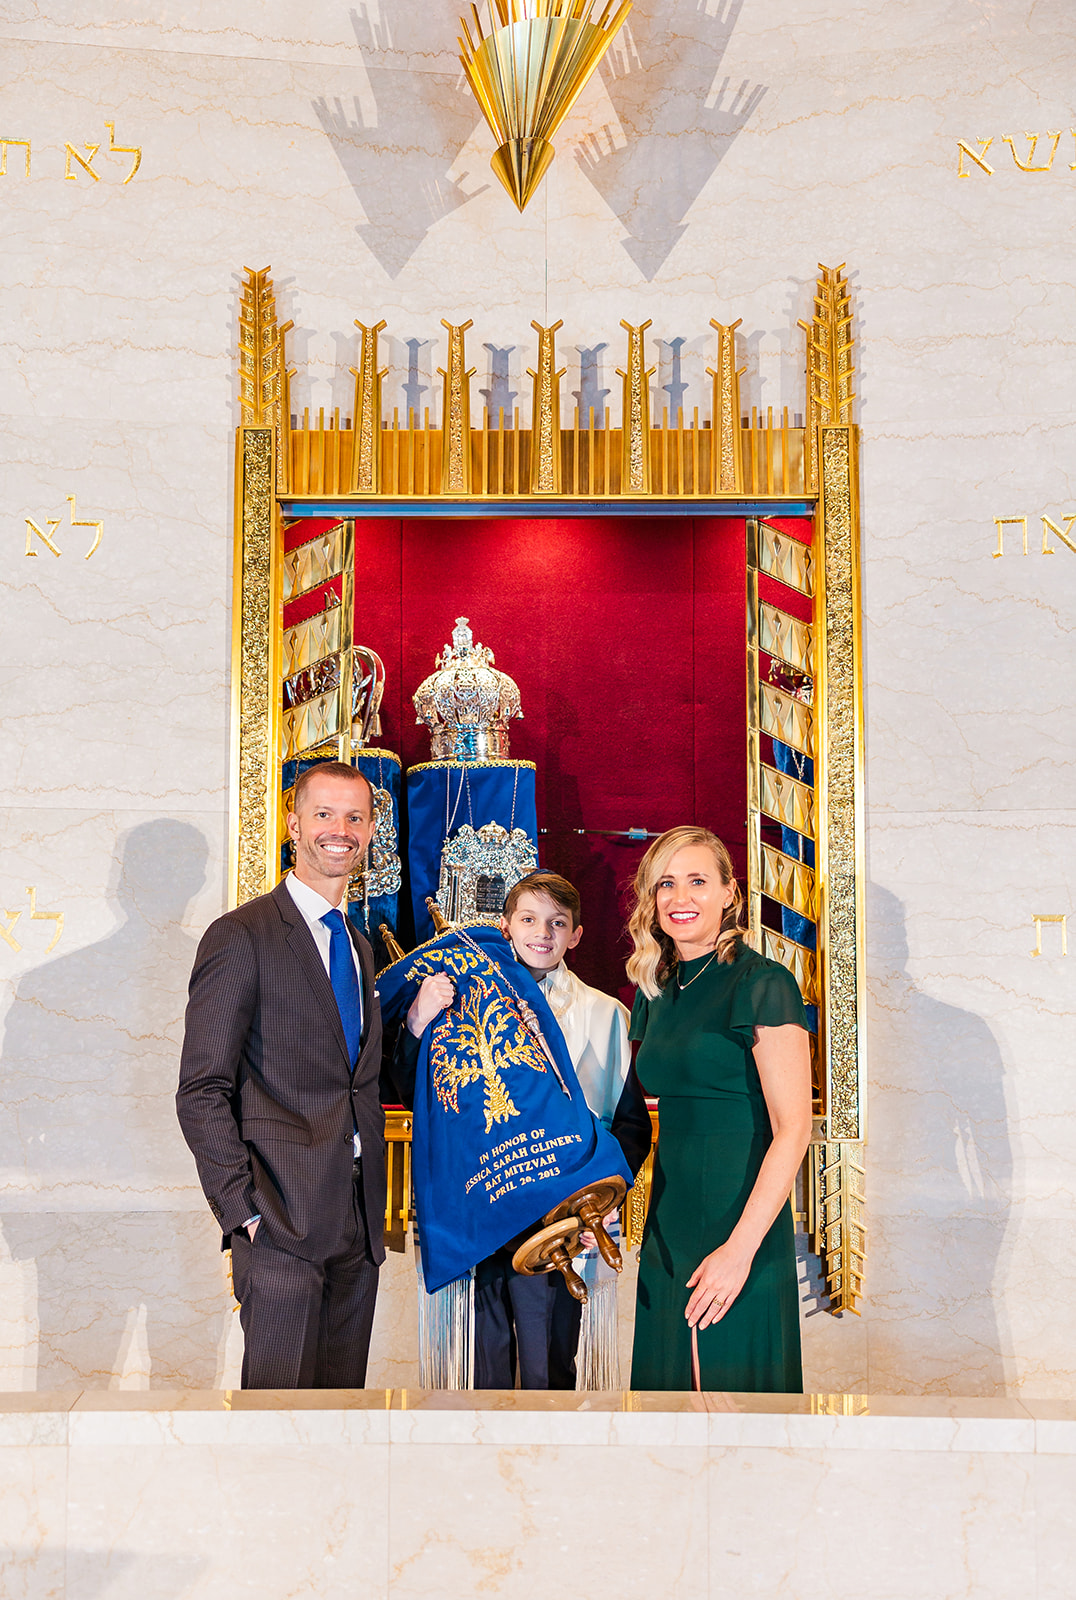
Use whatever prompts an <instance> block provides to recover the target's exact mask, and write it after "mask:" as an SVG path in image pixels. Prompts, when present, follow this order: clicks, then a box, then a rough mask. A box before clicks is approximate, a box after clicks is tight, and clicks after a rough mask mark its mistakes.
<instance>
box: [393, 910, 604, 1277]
mask: <svg viewBox="0 0 1076 1600" xmlns="http://www.w3.org/2000/svg"><path fill="white" fill-rule="evenodd" d="M437 972H444V973H447V974H448V976H449V977H450V978H451V979H452V982H453V983H454V984H455V987H456V999H455V1001H454V1003H453V1004H452V1005H451V1006H450V1007H449V1009H448V1010H447V1011H444V1012H442V1013H441V1015H440V1016H439V1017H437V1018H435V1019H434V1021H433V1022H431V1023H430V1025H429V1027H428V1028H427V1029H426V1031H425V1033H424V1034H423V1036H422V1042H421V1049H420V1054H419V1062H418V1076H417V1079H416V1083H415V1106H414V1124H413V1132H412V1140H413V1146H412V1161H413V1172H414V1180H415V1205H416V1209H417V1212H418V1221H419V1238H420V1242H421V1249H422V1273H423V1278H424V1281H425V1285H426V1289H427V1291H428V1292H429V1293H431V1294H432V1293H433V1292H434V1291H435V1290H437V1289H440V1288H442V1287H443V1286H444V1285H445V1284H446V1283H451V1282H452V1280H453V1279H454V1278H458V1277H460V1276H461V1274H462V1273H465V1272H469V1271H470V1269H471V1268H472V1267H473V1266H475V1265H476V1264H477V1263H478V1262H479V1261H482V1260H484V1259H485V1257H486V1256H488V1255H491V1254H492V1253H493V1251H494V1250H497V1249H499V1248H500V1246H501V1245H503V1244H507V1243H508V1241H509V1240H510V1239H513V1238H515V1236H516V1235H517V1234H519V1233H522V1232H523V1231H524V1230H525V1229H530V1228H531V1227H537V1226H539V1225H540V1223H541V1218H542V1217H543V1215H544V1214H545V1213H546V1212H547V1211H550V1210H552V1208H553V1207H554V1206H556V1205H559V1204H560V1202H561V1201H562V1200H566V1199H567V1198H568V1196H569V1195H570V1194H574V1192H575V1191H576V1190H577V1189H581V1188H583V1187H585V1186H586V1185H587V1184H589V1183H595V1182H597V1181H598V1180H599V1179H600V1178H609V1177H612V1176H613V1175H614V1174H619V1176H620V1177H622V1178H623V1179H624V1182H625V1183H626V1184H628V1186H629V1187H630V1185H631V1181H632V1179H631V1172H630V1170H629V1168H628V1166H627V1163H626V1162H625V1160H624V1156H623V1153H622V1152H621V1149H620V1146H619V1144H618V1143H617V1141H616V1140H615V1139H614V1138H613V1136H612V1134H611V1133H609V1132H607V1131H606V1129H605V1128H603V1127H602V1125H601V1123H600V1122H599V1121H598V1120H597V1118H596V1117H595V1116H594V1114H593V1113H592V1112H591V1110H590V1108H589V1107H588V1105H587V1103H586V1101H585V1100H584V1098H583V1091H582V1090H581V1089H580V1087H579V1082H578V1080H577V1078H576V1076H575V1072H574V1071H573V1069H572V1063H571V1058H570V1056H569V1054H568V1047H567V1045H566V1044H565V1042H564V1035H563V1034H562V1033H561V1031H560V1027H559V1025H558V1023H557V1020H556V1018H555V1017H554V1015H553V1013H552V1011H550V1009H549V1006H548V1005H547V1003H546V1001H545V998H544V997H543V995H542V992H541V990H540V989H539V987H538V985H537V983H536V982H535V981H534V979H533V978H532V977H531V975H530V973H529V972H528V971H527V969H526V967H523V966H521V965H520V964H519V962H517V961H516V959H515V957H514V955H513V954H512V948H511V946H510V945H509V943H508V941H507V940H506V939H504V938H503V937H502V936H501V934H500V933H499V932H498V931H497V930H496V929H494V928H488V927H477V928H467V929H452V930H450V931H449V932H446V933H443V934H441V935H440V936H439V937H438V938H436V939H433V940H431V941H430V943H428V944H425V945H422V946H420V947H419V949H418V950H416V951H413V952H412V954H411V955H409V956H406V957H405V958H404V959H403V960H402V961H397V962H395V963H394V964H393V966H391V967H389V968H388V969H387V970H386V971H385V972H383V973H382V974H381V975H380V977H379V978H378V989H379V991H380V995H381V1005H382V1010H383V1012H384V1013H385V1014H386V1015H387V1016H393V1015H395V1016H399V1015H402V1013H403V1012H404V1011H406V1009H407V1007H408V1006H409V1005H410V1004H411V1001H412V1000H413V999H414V997H415V994H416V993H417V992H418V986H419V984H420V983H421V982H422V980H423V978H426V977H429V976H430V975H431V974H432V973H437ZM524 1006H526V1007H529V1008H530V1011H531V1013H532V1014H533V1016H534V1018H535V1019H536V1021H537V1025H538V1029H539V1031H540V1033H541V1036H542V1038H543V1039H544V1040H545V1043H546V1045H547V1046H548V1048H549V1053H550V1055H551V1056H552V1058H553V1059H552V1061H550V1059H549V1055H547V1054H546V1051H545V1050H543V1048H542V1044H541V1042H540V1040H539V1039H538V1038H536V1037H535V1034H534V1032H533V1031H532V1029H531V1028H530V1027H528V1025H527V1023H526V1021H525V1020H524V1015H523V1007H524ZM554 1063H555V1066H554Z"/></svg>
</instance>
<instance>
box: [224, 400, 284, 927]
mask: <svg viewBox="0 0 1076 1600" xmlns="http://www.w3.org/2000/svg"><path fill="white" fill-rule="evenodd" d="M236 456H237V459H236V519H235V563H234V579H233V609H232V618H233V621H232V628H233V636H232V637H233V643H232V850H231V857H232V870H231V878H232V891H233V896H234V898H235V901H236V903H237V904H242V903H243V901H245V900H251V899H253V898H254V896H255V895H259V894H263V893H264V892H265V887H266V883H267V882H272V881H275V880H274V878H273V873H274V865H275V864H274V861H273V854H274V851H275V848H276V834H277V819H276V810H277V795H278V794H279V787H278V784H277V770H276V759H275V751H276V745H277V734H276V729H277V726H278V715H279V712H278V708H279V703H280V702H279V699H278V696H279V683H280V666H279V663H280V532H279V528H280V523H279V517H278V515H277V509H276V500H275V496H274V483H273V430H272V429H271V428H240V430H239V436H238V441H237V451H236Z"/></svg>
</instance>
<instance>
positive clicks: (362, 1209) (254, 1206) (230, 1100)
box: [176, 883, 385, 1389]
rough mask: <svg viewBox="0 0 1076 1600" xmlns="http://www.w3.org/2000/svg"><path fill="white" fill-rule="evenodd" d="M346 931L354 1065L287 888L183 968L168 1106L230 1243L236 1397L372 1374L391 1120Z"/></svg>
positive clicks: (249, 909)
mask: <svg viewBox="0 0 1076 1600" xmlns="http://www.w3.org/2000/svg"><path fill="white" fill-rule="evenodd" d="M349 928H350V924H349ZM351 936H352V940H353V942H354V944H355V947H356V949H357V950H358V953H359V958H360V964H361V968H362V998H363V1031H362V1039H361V1044H360V1047H359V1057H358V1060H357V1062H356V1064H355V1069H354V1072H352V1071H351V1070H350V1063H349V1059H348V1053H347V1045H346V1043H345V1039H344V1030H343V1027H342V1025H341V1022H340V1014H339V1011H338V1009H337V1004H336V998H335V996H334V994H333V990H332V985H331V983H330V981H329V975H328V973H327V972H326V970H325V965H324V963H323V961H322V959H321V955H320V954H319V952H318V948H317V945H316V944H315V942H314V938H313V936H312V934H311V932H310V929H309V927H308V926H307V924H306V922H305V920H304V918H303V915H302V913H301V912H300V910H299V908H298V907H297V906H296V904H295V902H294V900H293V899H292V897H291V894H290V892H289V890H288V888H287V886H286V884H285V883H281V884H279V885H278V886H277V888H275V889H274V890H273V891H272V892H271V893H270V894H266V895H262V896H260V897H259V898H258V899H256V900H252V901H250V902H248V904H246V905H244V906H240V907H239V908H238V909H237V910H235V911H230V912H228V913H227V915H226V916H223V917H220V918H218V920H217V921H216V922H214V923H213V924H212V925H211V927H210V928H208V929H207V931H206V933H205V935H204V936H203V938H202V941H201V944H200V945H199V947H198V954H197V957H196V959H195V963H194V970H193V972H192V974H191V982H190V1000H189V1003H188V1006H187V1017H186V1031H185V1034H184V1040H183V1053H182V1057H181V1062H180V1073H179V1092H178V1094H177V1096H176V1106H177V1110H178V1114H179V1121H180V1126H181V1127H182V1129H183V1134H184V1137H185V1138H186V1140H187V1143H188V1144H189V1145H190V1147H191V1150H192V1151H193V1153H194V1158H195V1161H196V1163H197V1166H198V1176H199V1179H200V1180H201V1184H202V1188H203V1190H204V1192H205V1196H206V1199H207V1200H208V1202H209V1207H210V1210H211V1211H212V1212H213V1215H214V1216H215V1217H216V1219H217V1221H218V1223H219V1224H220V1228H221V1232H222V1234H223V1235H224V1242H225V1245H227V1244H228V1243H229V1242H230V1244H231V1248H232V1264H233V1275H234V1281H235V1289H236V1295H237V1297H238V1299H239V1301H240V1306H241V1313H240V1314H241V1320H242V1323H243V1330H244V1334H245V1336H246V1351H245V1356H244V1364H243V1387H244V1388H251V1389H265V1388H361V1387H362V1385H363V1383H364V1381H365V1376H366V1359H367V1354H368V1350H369V1342H370V1328H371V1325H372V1321H373V1308H374V1297H375V1295H376V1290H377V1269H378V1265H379V1264H380V1262H382V1261H383V1260H384V1258H385V1251H384V1244H383V1240H382V1230H383V1221H384V1208H385V1145H384V1136H385V1124H384V1115H383V1113H382V1110H381V1104H380V1098H379V1094H378V1075H379V1069H380V1065H381V1016H380V1011H379V1009H378V1004H377V996H376V991H375V989H374V977H373V956H372V953H371V951H370V946H369V945H368V944H367V942H366V941H365V939H363V938H361V936H359V935H358V934H356V933H355V932H354V930H351ZM356 1130H357V1131H358V1133H359V1136H360V1139H361V1145H362V1161H361V1164H359V1165H358V1166H356V1163H355V1161H354V1140H353V1135H354V1132H355V1131H356ZM255 1215H260V1217H261V1222H260V1224H259V1226H258V1228H257V1229H256V1231H255V1234H254V1239H253V1242H251V1241H250V1240H249V1239H248V1237H247V1232H246V1230H245V1228H244V1224H245V1223H246V1221H247V1219H248V1218H250V1217H253V1216H255Z"/></svg>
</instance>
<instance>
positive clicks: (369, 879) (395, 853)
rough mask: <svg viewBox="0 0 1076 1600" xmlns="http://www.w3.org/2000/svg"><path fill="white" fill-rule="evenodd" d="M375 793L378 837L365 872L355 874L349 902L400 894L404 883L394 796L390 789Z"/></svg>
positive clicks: (376, 790)
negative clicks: (393, 809)
mask: <svg viewBox="0 0 1076 1600" xmlns="http://www.w3.org/2000/svg"><path fill="white" fill-rule="evenodd" d="M371 788H372V789H373V791H374V836H373V838H372V839H371V840H370V850H369V854H368V856H367V862H366V867H365V869H364V868H362V867H360V868H359V870H358V871H357V872H353V873H352V874H351V879H350V887H349V890H348V899H349V900H362V899H364V898H365V899H367V900H376V899H377V897H378V896H379V895H394V894H399V892H400V885H401V883H402V881H403V875H402V868H401V866H400V853H399V841H398V840H397V837H396V828H395V825H394V823H393V820H392V796H391V794H390V793H389V791H388V790H387V789H379V788H378V787H377V785H376V784H372V785H371Z"/></svg>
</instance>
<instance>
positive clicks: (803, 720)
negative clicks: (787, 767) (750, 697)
mask: <svg viewBox="0 0 1076 1600" xmlns="http://www.w3.org/2000/svg"><path fill="white" fill-rule="evenodd" d="M758 725H759V728H760V729H761V731H762V732H763V733H768V734H769V736H770V738H771V739H780V741H781V743H782V744H790V745H791V746H792V747H793V749H795V750H799V751H801V752H802V753H803V754H804V755H806V756H813V755H814V713H813V712H812V710H811V708H810V706H809V705H808V704H807V703H806V702H805V701H803V700H799V699H797V698H796V696H795V695H792V694H785V693H784V691H783V690H782V689H775V688H774V686H773V684H772V683H765V682H762V683H760V684H759V686H758Z"/></svg>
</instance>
